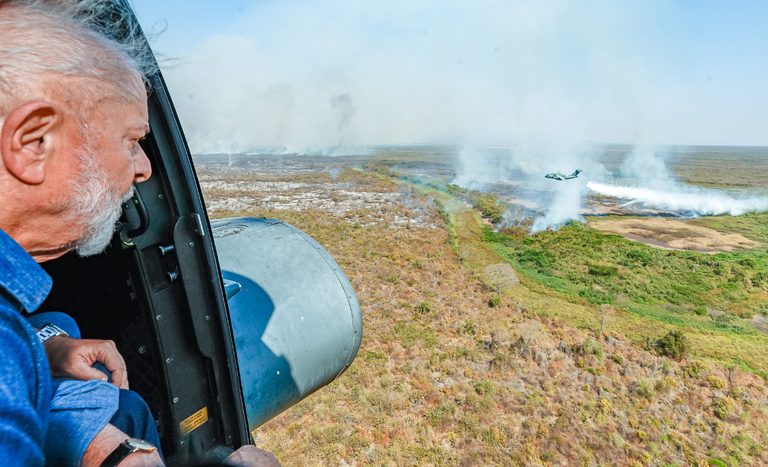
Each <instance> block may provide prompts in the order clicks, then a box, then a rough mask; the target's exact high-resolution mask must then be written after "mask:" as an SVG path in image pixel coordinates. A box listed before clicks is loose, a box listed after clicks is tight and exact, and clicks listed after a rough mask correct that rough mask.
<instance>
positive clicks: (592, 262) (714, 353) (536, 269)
mask: <svg viewBox="0 0 768 467" xmlns="http://www.w3.org/2000/svg"><path fill="white" fill-rule="evenodd" d="M758 217H759V216H758ZM714 219H718V218H714ZM720 222H723V223H725V222H729V221H726V220H720ZM743 225H749V226H750V227H751V228H752V229H753V230H754V231H756V230H757V229H759V226H757V225H756V223H755V222H754V220H748V221H747V222H745V223H743ZM483 240H484V241H485V242H487V244H489V245H491V246H492V248H493V251H494V252H495V253H496V254H497V255H498V256H499V257H500V258H502V259H504V260H505V261H507V262H509V263H510V264H512V265H513V266H514V267H515V269H516V270H517V271H518V272H520V273H521V283H522V284H523V286H524V287H525V289H519V290H518V291H517V293H518V294H519V298H520V299H521V300H522V301H524V302H527V303H529V304H530V305H531V308H532V309H535V310H536V311H537V313H539V314H542V315H547V316H553V317H558V318H561V319H565V320H567V321H569V322H571V323H572V324H574V325H576V326H579V327H591V328H594V327H596V326H597V323H598V321H599V313H598V312H597V311H596V310H597V307H598V306H600V305H601V304H610V305H611V306H613V307H615V308H616V309H617V310H619V313H617V315H616V316H613V317H612V318H611V321H610V325H609V328H610V329H611V330H612V331H617V332H620V333H622V334H624V335H626V336H627V337H629V338H630V339H632V340H633V341H635V342H637V343H638V344H640V345H642V343H643V341H644V339H645V338H647V337H652V338H659V337H661V336H662V335H663V334H664V333H666V332H669V331H672V330H681V331H683V332H684V333H685V334H686V335H687V336H688V337H690V340H691V354H692V355H695V356H697V357H701V358H705V359H708V360H711V361H714V362H718V363H721V364H723V363H725V364H730V365H735V366H737V367H739V368H742V369H744V370H747V371H750V372H752V373H756V374H759V375H764V376H768V361H766V358H765V357H764V355H763V353H764V351H763V350H761V349H765V348H768V335H766V334H764V333H761V332H760V331H758V330H757V329H756V328H755V327H754V326H752V325H751V324H750V323H749V322H748V321H747V320H746V319H744V318H749V317H750V316H751V315H753V314H755V313H763V314H765V313H768V293H766V292H768V281H767V280H766V279H768V277H766V276H768V275H766V273H765V271H768V253H766V252H765V251H763V250H754V251H745V252H734V253H720V254H717V255H710V254H705V253H696V252H681V251H669V250H662V249H657V248H653V247H650V246H647V245H643V244H638V243H636V242H632V241H629V240H626V239H625V238H623V237H622V236H620V235H614V234H606V233H603V232H599V231H596V230H593V229H590V228H589V227H587V226H585V225H583V224H578V223H573V224H569V225H567V226H565V227H564V228H562V229H561V230H559V231H556V232H541V233H539V234H536V235H532V236H522V235H519V233H514V234H512V233H511V234H504V233H499V232H495V231H494V230H492V229H490V228H487V227H484V230H483ZM548 296H549V297H550V298H549V299H548V298H547V297H548ZM707 310H720V311H725V312H726V314H725V315H722V316H719V317H711V316H709V315H708V314H707V312H706V311H707ZM702 311H703V312H702Z"/></svg>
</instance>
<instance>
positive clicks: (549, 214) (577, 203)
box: [531, 182, 587, 233]
mask: <svg viewBox="0 0 768 467" xmlns="http://www.w3.org/2000/svg"><path fill="white" fill-rule="evenodd" d="M586 192H587V190H586V186H585V185H584V184H583V183H578V182H576V183H566V184H562V186H559V187H558V189H557V190H556V191H555V195H554V197H553V198H552V201H551V202H550V203H549V206H547V210H546V212H545V214H544V215H543V216H542V217H539V218H537V219H536V220H535V221H534V222H533V226H532V227H531V233H536V232H541V231H542V230H546V229H548V228H557V227H559V226H562V225H564V224H566V223H567V222H569V221H572V220H581V216H580V215H579V212H580V211H581V208H582V205H583V204H584V196H585V195H586Z"/></svg>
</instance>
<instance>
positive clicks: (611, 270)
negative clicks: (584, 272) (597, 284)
mask: <svg viewBox="0 0 768 467" xmlns="http://www.w3.org/2000/svg"><path fill="white" fill-rule="evenodd" d="M618 271H619V270H618V268H617V267H616V266H605V265H601V264H590V265H589V270H588V272H589V274H591V275H593V276H599V277H612V276H615V275H616V274H617V273H618Z"/></svg>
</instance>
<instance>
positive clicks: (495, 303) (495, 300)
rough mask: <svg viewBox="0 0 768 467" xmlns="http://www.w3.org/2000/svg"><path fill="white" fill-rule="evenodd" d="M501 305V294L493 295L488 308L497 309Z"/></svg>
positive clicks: (489, 299)
mask: <svg viewBox="0 0 768 467" xmlns="http://www.w3.org/2000/svg"><path fill="white" fill-rule="evenodd" d="M499 305H501V295H499V294H493V295H491V296H490V298H488V306H489V307H491V308H496V307H497V306H499Z"/></svg>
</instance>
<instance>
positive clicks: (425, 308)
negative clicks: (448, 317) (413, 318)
mask: <svg viewBox="0 0 768 467" xmlns="http://www.w3.org/2000/svg"><path fill="white" fill-rule="evenodd" d="M414 309H415V310H416V313H421V314H424V313H429V312H430V311H432V304H431V303H430V302H427V301H424V302H420V303H419V304H418V305H416V306H415V307H414Z"/></svg>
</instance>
